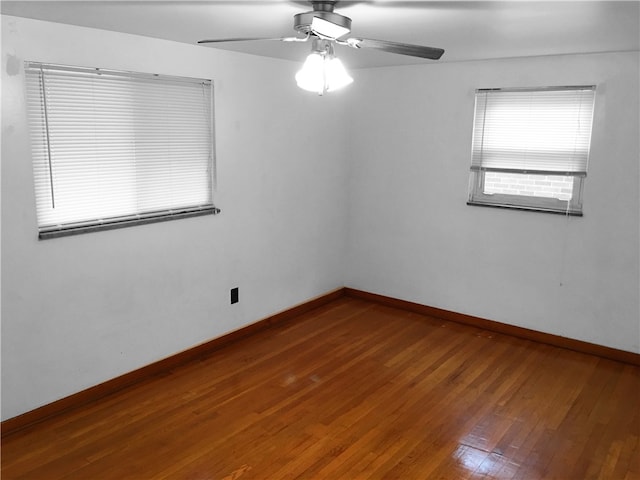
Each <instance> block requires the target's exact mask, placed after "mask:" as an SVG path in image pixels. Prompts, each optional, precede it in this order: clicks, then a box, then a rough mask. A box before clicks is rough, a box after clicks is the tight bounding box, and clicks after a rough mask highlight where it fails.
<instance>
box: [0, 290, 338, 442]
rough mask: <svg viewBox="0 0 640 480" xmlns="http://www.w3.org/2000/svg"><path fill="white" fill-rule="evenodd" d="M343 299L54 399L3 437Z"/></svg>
mask: <svg viewBox="0 0 640 480" xmlns="http://www.w3.org/2000/svg"><path fill="white" fill-rule="evenodd" d="M343 296H344V289H343V288H339V289H337V290H333V291H331V292H328V293H326V294H324V295H321V296H319V297H316V298H313V299H311V300H308V301H306V302H304V303H301V304H299V305H296V306H294V307H291V308H288V309H286V310H284V311H282V312H279V313H276V314H274V315H271V316H269V317H267V318H264V319H262V320H259V321H257V322H255V323H252V324H251V325H247V326H246V327H243V328H241V329H239V330H235V331H233V332H230V333H227V334H226V335H223V336H221V337H218V338H214V339H212V340H209V341H207V342H205V343H203V344H200V345H197V346H195V347H192V348H190V349H188V350H185V351H183V352H180V353H177V354H175V355H172V356H170V357H167V358H165V359H162V360H159V361H157V362H154V363H152V364H150V365H146V366H144V367H142V368H139V369H136V370H134V371H132V372H129V373H125V374H124V375H121V376H119V377H116V378H113V379H111V380H107V381H106V382H104V383H101V384H99V385H95V386H93V387H90V388H88V389H86V390H82V391H80V392H78V393H74V394H73V395H70V396H68V397H65V398H62V399H60V400H56V401H55V402H52V403H49V404H47V405H43V406H42V407H39V408H36V409H34V410H31V411H29V412H26V413H23V414H21V415H18V416H16V417H13V418H9V419H7V420H5V421H3V422H2V424H1V425H0V428H1V429H2V437H3V438H4V437H6V436H7V435H11V434H12V433H15V432H17V431H19V430H22V429H23V428H26V427H29V426H31V425H34V424H36V423H39V422H42V421H43V420H46V419H47V418H50V417H53V416H55V415H58V414H60V413H62V412H65V411H68V410H71V409H74V408H77V407H80V406H82V405H86V404H87V403H90V402H93V401H96V400H99V399H101V398H104V397H106V396H108V395H111V394H113V393H115V392H118V391H119V390H122V389H124V388H126V387H128V386H131V385H133V384H136V383H138V382H141V381H143V380H145V379H148V378H151V377H154V376H156V375H160V374H163V373H166V372H167V371H169V370H171V369H174V368H177V367H179V366H181V365H184V364H186V363H189V362H192V361H195V360H198V359H199V358H202V357H204V356H206V355H208V354H210V353H212V352H214V351H216V350H218V349H220V348H222V347H224V346H225V345H229V344H231V343H233V342H236V341H238V340H240V339H241V338H245V337H248V336H250V335H253V334H255V333H257V332H259V331H261V330H264V329H266V328H269V327H271V326H272V325H276V324H280V323H284V322H287V321H289V320H292V319H294V318H295V317H297V316H299V315H302V314H304V313H306V312H309V311H311V310H313V309H315V308H318V307H320V306H322V305H324V304H326V303H330V302H332V301H334V300H337V299H338V298H340V297H343Z"/></svg>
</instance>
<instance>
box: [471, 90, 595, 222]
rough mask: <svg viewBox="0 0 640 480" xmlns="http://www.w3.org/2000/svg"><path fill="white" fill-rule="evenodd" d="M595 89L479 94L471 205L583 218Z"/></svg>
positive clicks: (510, 91)
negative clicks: (584, 185)
mask: <svg viewBox="0 0 640 480" xmlns="http://www.w3.org/2000/svg"><path fill="white" fill-rule="evenodd" d="M594 99H595V87H594V86H580V87H556V88H544V89H488V90H477V91H476V105H475V118H474V123H473V141H472V153H471V182H470V189H469V201H468V203H469V204H471V205H489V206H498V207H507V208H521V209H528V210H540V211H549V212H558V213H566V214H570V215H582V189H583V184H584V178H585V177H586V175H587V165H588V161H589V148H590V144H591V128H592V123H593V107H594Z"/></svg>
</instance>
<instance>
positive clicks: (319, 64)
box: [296, 44, 353, 95]
mask: <svg viewBox="0 0 640 480" xmlns="http://www.w3.org/2000/svg"><path fill="white" fill-rule="evenodd" d="M330 47H331V45H330V44H329V45H328V47H327V48H326V49H325V50H316V49H314V51H313V52H311V55H309V56H308V57H307V59H306V60H305V62H304V64H303V65H302V68H301V69H300V70H299V71H298V73H296V83H297V84H298V87H300V88H302V89H303V90H307V91H309V92H315V93H317V94H318V95H324V94H325V93H327V92H332V91H334V90H338V89H340V88H343V87H346V86H347V85H349V84H350V83H352V82H353V78H352V77H351V76H350V75H349V74H348V73H347V70H346V69H345V68H344V65H343V64H342V62H341V61H340V59H338V58H336V57H335V56H334V55H333V49H332V48H330Z"/></svg>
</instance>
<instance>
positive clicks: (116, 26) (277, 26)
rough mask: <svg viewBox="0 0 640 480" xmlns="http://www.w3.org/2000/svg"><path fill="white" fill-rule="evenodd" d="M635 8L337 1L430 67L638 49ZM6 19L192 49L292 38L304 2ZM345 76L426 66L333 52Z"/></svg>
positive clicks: (31, 11) (293, 50)
mask: <svg viewBox="0 0 640 480" xmlns="http://www.w3.org/2000/svg"><path fill="white" fill-rule="evenodd" d="M639 5H640V2H638V1H621V2H616V1H566V2H565V1H547V2H544V1H500V2H485V1H454V0H448V1H447V0H445V1H407V0H376V1H349V0H344V1H339V2H338V4H337V6H336V12H338V13H341V14H343V15H346V16H348V17H350V18H351V19H352V20H353V24H352V35H353V36H357V37H365V38H374V39H381V40H391V41H397V42H403V43H413V44H418V45H427V46H432V47H440V48H444V49H445V54H444V56H443V57H442V59H441V60H439V61H441V62H442V61H464V60H477V59H487V58H504V57H521V56H533V55H554V54H564V53H587V52H605V51H629V50H635V51H637V50H640V28H639V23H640V21H639V19H640V9H639ZM0 8H1V12H2V13H3V14H7V15H15V16H22V17H29V18H35V19H40V20H48V21H52V22H60V23H68V24H73V25H81V26H87V27H93V28H99V29H104V30H114V31H118V32H125V33H132V34H138V35H145V36H149V37H156V38H163V39H168V40H174V41H177V42H184V43H189V44H195V43H196V42H197V41H198V40H201V39H209V38H228V37H246V36H248V37H282V36H292V35H294V34H295V32H294V31H293V15H294V14H296V13H300V12H304V11H309V10H311V5H310V3H309V2H305V1H288V0H261V1H259V0H236V1H178V0H174V1H150V0H147V1H144V0H142V1H121V0H120V1H102V0H76V1H55V0H53V1H52V0H49V1H25V0H21V1H7V0H3V1H2V3H1V4H0ZM200 48H224V49H228V50H237V51H242V52H246V53H251V54H256V55H265V56H270V57H276V58H283V59H288V60H295V61H300V60H302V59H304V57H305V56H306V54H307V52H308V51H309V45H308V44H292V43H283V42H277V41H259V42H234V43H226V44H222V45H219V44H217V45H216V47H212V46H201V47H200ZM336 53H337V54H338V56H340V58H342V60H343V61H344V63H345V64H346V65H347V66H348V67H349V68H366V67H379V66H390V65H404V64H416V63H431V62H433V61H432V60H424V59H419V58H414V57H407V56H403V55H394V54H389V53H385V52H379V51H372V50H364V49H363V50H354V49H351V48H349V47H338V49H337V52H336Z"/></svg>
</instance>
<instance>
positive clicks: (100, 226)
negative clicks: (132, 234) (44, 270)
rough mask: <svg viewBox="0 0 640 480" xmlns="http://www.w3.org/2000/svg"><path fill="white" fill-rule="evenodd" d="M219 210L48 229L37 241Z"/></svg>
mask: <svg viewBox="0 0 640 480" xmlns="http://www.w3.org/2000/svg"><path fill="white" fill-rule="evenodd" d="M219 213H220V209H219V208H216V207H207V208H202V209H197V210H186V211H182V212H171V213H164V214H156V215H150V216H146V217H133V218H127V219H122V218H120V219H113V220H111V221H104V222H102V223H92V224H84V225H66V226H64V225H63V226H60V227H59V228H48V229H46V230H42V231H40V232H39V233H38V239H39V240H48V239H51V238H60V237H68V236H70V235H80V234H83V233H92V232H100V231H103V230H115V229H117V228H125V227H134V226H136V225H146V224H149V223H158V222H167V221H169V220H179V219H182V218H191V217H199V216H202V215H217V214H219Z"/></svg>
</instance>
